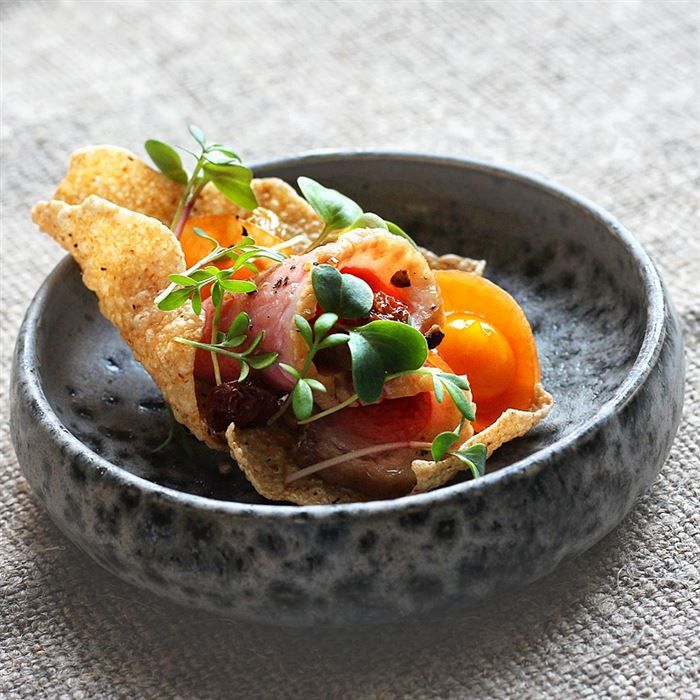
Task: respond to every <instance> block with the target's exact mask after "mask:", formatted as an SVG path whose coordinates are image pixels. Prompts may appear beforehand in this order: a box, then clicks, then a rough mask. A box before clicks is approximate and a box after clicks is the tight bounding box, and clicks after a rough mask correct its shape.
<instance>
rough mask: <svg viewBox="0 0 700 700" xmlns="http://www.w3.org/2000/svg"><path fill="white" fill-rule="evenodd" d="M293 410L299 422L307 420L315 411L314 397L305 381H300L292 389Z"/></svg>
mask: <svg viewBox="0 0 700 700" xmlns="http://www.w3.org/2000/svg"><path fill="white" fill-rule="evenodd" d="M292 410H293V411H294V415H295V416H296V417H297V418H298V419H299V420H306V419H307V418H308V417H309V416H310V415H311V413H312V412H313V410H314V396H313V393H312V391H311V387H310V386H309V385H308V383H307V382H306V381H305V380H304V379H299V381H297V383H296V384H295V385H294V389H292Z"/></svg>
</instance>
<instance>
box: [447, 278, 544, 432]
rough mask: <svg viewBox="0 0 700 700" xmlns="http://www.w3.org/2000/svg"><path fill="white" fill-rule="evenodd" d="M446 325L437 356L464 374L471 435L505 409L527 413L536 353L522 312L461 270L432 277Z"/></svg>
mask: <svg viewBox="0 0 700 700" xmlns="http://www.w3.org/2000/svg"><path fill="white" fill-rule="evenodd" d="M435 278H436V279H437V282H438V285H439V286H440V292H441V294H442V301H443V308H444V310H445V316H446V323H445V326H444V328H443V329H442V330H443V332H444V333H445V337H444V338H443V340H442V342H441V343H440V345H439V346H438V348H437V351H438V353H439V355H440V357H442V358H443V359H444V360H445V361H446V362H447V363H448V364H449V365H450V367H452V369H453V371H454V372H457V373H459V374H466V375H467V378H468V380H469V385H470V386H471V390H472V396H473V399H474V403H475V404H476V421H475V422H474V430H475V431H476V432H479V431H481V430H483V429H484V428H486V427H488V426H489V425H491V424H492V423H494V422H495V421H496V420H498V417H499V416H500V415H501V414H502V413H503V412H504V411H506V410H507V409H509V408H515V409H519V410H523V411H527V410H529V409H530V407H531V405H532V400H533V398H534V393H535V386H536V384H537V383H538V382H539V380H540V367H539V362H538V360H537V347H536V346H535V339H534V336H533V334H532V329H531V328H530V324H529V323H528V320H527V318H526V317H525V314H524V312H523V310H522V309H521V308H520V306H519V305H518V303H517V302H516V301H515V299H513V297H512V296H510V294H508V293H507V292H506V291H505V290H504V289H501V288H500V287H499V286H497V285H495V284H494V283H493V282H490V281H489V280H487V279H484V278H483V277H479V276H478V275H473V274H470V273H468V272H462V271H461V270H439V271H437V272H436V273H435Z"/></svg>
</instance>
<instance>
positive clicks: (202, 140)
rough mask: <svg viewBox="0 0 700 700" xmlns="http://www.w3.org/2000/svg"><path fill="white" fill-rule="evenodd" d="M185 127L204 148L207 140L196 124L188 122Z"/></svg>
mask: <svg viewBox="0 0 700 700" xmlns="http://www.w3.org/2000/svg"><path fill="white" fill-rule="evenodd" d="M187 129H188V131H189V132H190V134H192V138H193V139H194V140H195V141H196V142H197V143H198V144H199V145H200V146H201V147H202V148H204V147H205V146H206V143H207V140H206V139H205V138H204V132H203V131H202V130H201V129H200V128H199V127H198V126H197V125H196V124H189V125H188V126H187Z"/></svg>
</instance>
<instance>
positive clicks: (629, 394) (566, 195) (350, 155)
mask: <svg viewBox="0 0 700 700" xmlns="http://www.w3.org/2000/svg"><path fill="white" fill-rule="evenodd" d="M343 159H352V160H354V161H358V160H360V161H361V160H365V161H368V162H369V161H372V160H394V161H397V162H404V163H409V162H411V163H418V164H424V165H438V166H441V165H445V166H448V167H451V168H454V167H457V168H464V169H468V170H470V171H475V172H480V173H483V174H486V175H491V176H496V177H499V178H503V179H508V180H511V181H514V182H518V183H520V184H522V185H523V186H525V187H530V188H532V189H536V190H540V191H541V190H544V191H546V192H547V193H548V194H550V195H554V196H555V197H557V198H559V199H560V200H562V201H564V202H566V203H567V204H568V205H573V206H575V207H576V208H578V209H579V210H580V211H581V213H582V214H584V215H585V216H587V217H589V218H591V219H593V220H595V221H596V222H597V223H599V224H602V225H603V226H604V227H605V229H606V230H607V231H608V233H609V234H610V236H612V237H614V238H617V239H618V240H620V241H621V242H622V243H623V244H624V246H625V248H626V249H627V251H628V252H629V254H630V255H631V256H632V258H633V259H634V261H635V262H636V263H637V265H638V268H639V270H640V271H641V274H642V279H643V283H644V288H645V292H646V302H647V323H646V328H645V332H644V339H643V341H642V346H641V348H640V351H639V354H638V356H637V359H636V360H635V363H634V365H633V366H632V368H631V369H630V371H629V373H628V375H627V376H626V377H625V379H624V381H623V382H622V383H621V385H620V386H619V387H618V389H617V391H616V392H615V394H614V396H613V397H612V398H610V399H609V400H608V401H606V402H605V403H604V404H603V405H602V406H601V407H600V408H599V409H598V411H597V412H596V413H595V414H594V415H593V416H591V418H589V419H588V420H587V421H586V422H585V423H583V424H582V425H581V426H579V427H578V428H577V429H576V430H574V431H573V432H572V433H570V434H568V435H565V436H564V437H562V438H560V439H559V440H557V441H556V442H554V443H552V444H551V445H548V446H547V447H544V448H542V449H540V450H538V451H536V452H534V453H533V454H531V455H528V456H527V457H524V458H523V459H520V460H518V461H517V462H514V463H513V464H510V465H508V466H506V467H503V468H501V469H499V470H498V471H495V472H492V473H490V474H486V475H485V476H483V477H481V478H480V479H477V480H473V481H471V480H470V481H464V482H460V483H458V484H454V485H451V486H444V487H442V488H440V489H438V490H436V491H431V492H428V493H423V494H417V495H413V496H403V497H400V498H396V499H391V500H381V501H369V502H363V503H348V504H337V505H309V506H296V505H275V504H262V505H258V504H248V503H239V502H237V501H223V500H219V499H213V498H207V497H205V496H198V495H195V494H190V493H187V492H184V491H178V490H176V489H172V488H169V487H167V486H161V485H159V484H156V483H154V482H152V481H148V480H147V479H144V478H142V477H139V476H136V475H135V474H132V473H131V472H129V471H126V470H125V469H122V468H121V467H119V466H117V465H116V464H114V463H112V462H110V461H109V460H107V459H105V458H104V457H102V456H101V455H99V454H97V453H95V452H93V451H92V450H91V449H90V448H89V447H87V445H85V444H84V443H82V442H81V441H80V440H79V439H78V438H77V437H75V436H74V435H73V434H72V433H71V432H70V431H69V430H68V428H67V427H66V426H65V425H64V424H63V423H62V422H61V420H60V419H59V418H58V416H57V415H56V413H55V412H54V411H53V409H52V408H51V405H50V404H49V402H48V399H47V398H46V396H45V394H44V391H43V389H42V387H41V382H40V380H39V373H38V372H29V373H28V374H29V376H28V377H27V378H26V379H27V391H28V394H29V398H30V400H32V399H33V400H35V401H36V405H37V409H38V410H37V420H38V421H41V422H43V423H44V425H46V427H47V428H48V429H49V430H50V431H51V432H52V433H53V435H54V436H55V439H56V441H57V442H59V443H61V446H62V447H63V449H65V450H66V452H67V453H68V454H69V455H70V456H71V457H72V456H75V455H77V454H79V453H84V452H85V451H88V452H90V453H91V455H92V457H91V459H92V460H93V463H94V464H95V465H96V466H97V467H99V469H100V471H101V472H103V477H104V476H106V475H107V474H109V475H110V476H111V477H113V478H114V479H116V480H117V481H121V482H122V483H123V485H124V486H133V487H136V488H138V489H139V490H141V491H144V492H150V493H152V494H157V495H159V496H161V497H162V498H163V499H164V500H167V501H171V502H174V503H180V504H182V505H186V506H189V507H192V508H196V509H201V510H206V511H215V512H219V513H222V514H224V513H228V514H230V515H234V516H237V517H250V518H266V519H267V518H273V519H278V518H282V519H292V520H294V519H296V518H305V519H308V518H314V519H324V518H335V517H338V516H340V515H341V514H343V515H345V516H348V517H352V516H357V517H360V516H374V515H379V514H381V513H386V512H391V511H401V510H407V509H411V510H413V509H415V508H419V507H425V506H430V505H433V504H439V503H441V502H444V501H449V500H451V499H453V498H454V497H455V496H456V495H458V494H461V493H463V492H467V491H487V490H488V489H489V487H490V486H491V485H492V484H494V483H496V482H501V481H508V480H513V479H521V478H528V477H531V476H534V475H535V474H537V473H538V472H539V471H540V470H541V469H543V468H545V467H546V466H547V464H548V463H549V461H550V458H552V457H554V456H555V455H556V453H558V452H561V451H564V450H566V449H567V448H569V447H571V446H572V445H574V444H576V443H577V442H579V441H585V439H586V438H587V437H588V436H589V435H591V434H593V433H595V432H596V431H597V430H598V429H599V428H600V427H601V426H602V425H603V424H604V423H605V422H606V421H607V420H608V419H609V418H610V416H612V415H614V414H615V413H616V412H617V411H619V410H620V409H622V408H623V407H624V406H625V405H626V404H627V403H628V402H629V401H630V400H631V399H632V398H633V397H634V395H635V394H636V393H637V392H638V391H639V389H640V387H642V385H643V384H644V382H645V381H646V379H647V377H648V375H649V373H650V372H651V370H652V368H653V367H654V365H655V363H656V360H657V358H658V356H659V353H660V352H661V347H662V344H663V339H664V335H665V330H664V318H665V306H666V302H665V299H664V292H663V288H662V284H661V280H660V278H659V275H658V272H657V271H656V268H655V267H654V264H653V263H652V261H651V259H650V258H649V256H648V255H647V253H646V252H645V251H644V249H643V248H642V246H641V245H640V244H639V243H638V242H637V240H636V239H635V238H634V236H632V234H631V233H630V232H629V231H628V230H627V229H625V228H624V227H623V226H622V225H621V224H620V223H619V222H618V221H617V220H616V219H615V218H614V217H613V216H612V215H611V214H609V213H608V212H607V211H606V210H604V209H603V208H602V207H599V206H598V205H597V204H594V203H593V202H591V201H590V200H588V199H586V198H585V197H582V196H581V195H578V194H576V193H575V192H572V191H571V190H569V189H567V188H565V187H562V186H560V185H555V184H553V183H552V182H549V181H548V180H546V179H544V178H542V177H539V176H537V175H533V174H530V173H527V172H524V171H521V170H518V169H516V168H511V167H508V166H504V165H497V164H494V163H489V162H487V161H482V160H475V159H469V158H458V157H454V156H446V155H440V154H433V153H413V152H407V151H391V150H371V151H366V150H344V151H335V150H314V151H309V152H306V153H302V154H300V155H296V156H290V157H281V158H277V159H275V160H270V161H265V162H262V163H258V164H255V165H253V166H252V167H253V169H254V171H255V172H258V171H266V172H268V173H269V172H274V170H275V169H276V168H280V167H285V168H286V167H302V168H303V166H304V164H306V163H309V164H318V163H335V162H337V161H339V160H343ZM71 265H72V259H71V258H70V257H69V256H66V258H64V260H62V261H61V262H60V263H59V264H58V265H57V266H56V267H55V268H54V269H53V271H52V272H51V273H50V274H49V275H48V276H47V278H46V280H45V281H44V283H43V284H42V286H41V287H40V289H39V291H38V292H37V294H36V296H35V297H34V299H33V300H32V302H31V304H30V306H29V308H28V310H27V314H26V316H25V321H24V333H25V345H24V352H23V356H22V357H21V358H19V359H20V367H22V366H24V367H36V366H37V363H36V361H37V348H36V341H37V338H36V332H37V331H36V329H37V325H38V324H39V323H40V322H41V314H42V311H43V308H44V306H45V304H46V301H47V297H48V296H49V294H50V289H51V287H52V286H53V284H55V282H56V281H57V280H59V279H60V278H61V277H62V276H63V275H64V274H66V271H67V270H68V269H69V268H70V267H71ZM555 401H556V397H555ZM555 410H556V408H555Z"/></svg>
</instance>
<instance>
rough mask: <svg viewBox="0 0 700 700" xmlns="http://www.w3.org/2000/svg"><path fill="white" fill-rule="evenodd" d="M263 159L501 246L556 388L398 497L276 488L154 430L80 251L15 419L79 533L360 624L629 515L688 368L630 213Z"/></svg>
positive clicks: (496, 171) (325, 159) (48, 296)
mask: <svg viewBox="0 0 700 700" xmlns="http://www.w3.org/2000/svg"><path fill="white" fill-rule="evenodd" d="M255 172H256V174H257V175H258V176H259V177H268V176H277V177H282V178H283V179H285V180H287V181H288V182H294V181H295V180H296V178H297V177H298V176H299V175H307V176H309V177H313V178H315V179H317V180H320V181H321V182H323V183H324V184H326V185H328V186H330V187H335V188H337V189H339V190H340V191H342V192H344V193H346V194H348V195H349V196H351V197H352V198H354V199H356V200H357V201H358V202H359V203H360V204H361V205H362V206H363V208H364V209H365V211H377V212H380V213H381V214H382V215H383V216H385V217H387V218H389V219H391V220H395V221H399V222H400V223H401V224H402V226H403V227H404V228H405V229H406V230H407V231H409V232H410V233H411V234H412V236H413V237H414V238H415V239H416V240H417V241H418V242H419V243H421V244H422V245H425V246H426V247H428V248H431V249H432V250H434V251H435V252H438V253H446V252H456V253H459V254H461V255H467V256H470V257H473V258H484V259H486V261H487V269H486V276H487V277H489V278H490V279H492V280H493V281H495V282H496V283H498V284H499V285H501V286H502V287H504V288H505V289H506V290H508V291H509V292H510V293H511V294H512V295H513V296H514V297H515V298H516V299H517V300H518V302H519V303H520V304H521V305H522V307H523V308H524V310H525V312H526V314H527V316H528V318H529V319H530V322H531V324H532V327H533V330H534V332H535V336H536V339H537V344H538V348H539V355H540V360H541V365H542V378H543V383H544V385H545V387H546V388H547V389H548V390H549V391H550V392H551V393H552V394H553V396H554V400H555V405H554V409H553V410H552V412H551V413H550V415H549V416H548V417H547V419H546V420H545V421H544V422H543V423H542V424H541V425H539V426H538V427H537V428H536V429H534V430H533V431H532V432H531V433H530V434H529V435H527V436H526V437H525V438H521V439H519V440H516V441H513V442H512V443H509V444H508V445H506V446H504V447H503V448H501V449H500V450H499V451H498V452H497V453H496V454H495V455H494V456H493V458H492V459H491V460H490V461H489V473H488V474H487V475H486V476H485V477H483V478H481V479H478V480H476V481H462V482H460V483H453V484H451V485H448V486H446V487H443V488H441V489H439V490H437V491H434V492H432V493H427V494H422V495H419V496H411V497H406V498H399V499H396V500H393V501H377V502H371V503H359V504H351V505H333V506H306V507H297V506H290V505H284V504H276V503H270V502H267V501H265V500H264V499H262V498H261V497H260V496H258V495H257V494H256V493H255V491H254V490H253V489H252V488H251V487H250V485H249V484H248V482H247V481H246V480H245V478H244V477H243V476H242V475H241V474H240V472H239V471H238V469H237V468H236V467H235V466H233V468H231V467H232V465H231V463H230V461H229V462H228V463H227V461H226V458H225V456H224V455H222V454H221V453H214V452H212V451H210V450H208V449H207V448H206V447H204V446H197V447H196V448H195V450H194V452H193V453H192V454H187V453H185V452H183V450H182V449H180V448H179V447H178V446H177V445H171V446H169V447H167V448H166V449H163V450H160V451H157V452H154V451H153V450H154V448H155V447H156V446H157V445H158V444H159V443H161V442H162V441H163V439H164V438H165V436H166V435H167V433H168V428H169V416H168V411H167V407H166V405H165V403H164V402H163V399H162V397H161V395H160V393H159V391H158V389H157V388H156V386H155V385H154V384H153V382H152V381H151V379H150V377H149V376H148V375H147V374H146V372H145V371H144V370H143V368H142V367H141V366H140V365H139V364H138V363H137V362H136V361H135V360H134V358H133V356H132V355H131V352H130V350H129V349H128V347H127V346H126V345H125V344H124V343H123V341H122V340H121V338H120V336H119V334H118V332H117V331H116V329H115V328H114V327H113V326H112V325H111V324H110V323H109V322H108V321H106V320H105V319H104V318H103V317H102V316H101V315H100V313H99V311H98V308H97V303H96V299H95V297H94V295H93V294H92V292H90V291H88V290H87V289H86V288H85V287H84V286H83V285H82V282H81V278H80V273H79V270H78V267H77V266H76V264H75V263H74V262H73V261H72V260H71V259H70V258H67V259H65V260H64V261H63V262H62V263H60V264H59V265H58V266H57V267H56V269H55V270H54V271H53V272H52V273H51V275H50V276H49V277H48V278H47V280H46V282H45V283H44V285H43V286H42V288H41V289H40V290H39V292H38V294H37V295H36V297H35V299H34V300H33V302H32V304H31V306H30V308H29V310H28V311H27V314H26V317H25V320H24V323H23V326H22V329H21V331H20V334H19V337H18V340H17V346H16V351H15V359H14V365H13V370H12V421H11V422H12V439H13V442H14V446H15V450H16V453H17V457H18V459H19V462H20V464H21V465H22V468H23V470H24V473H25V475H26V477H27V479H28V481H29V482H30V484H31V486H32V488H33V490H34V492H35V493H36V494H37V496H38V497H39V498H40V500H41V501H42V502H43V504H44V505H45V507H46V509H47V510H48V512H49V514H50V515H51V518H52V519H53V520H54V522H55V523H56V524H57V525H58V526H59V527H60V528H61V530H62V531H63V532H64V533H65V534H66V535H67V536H68V537H69V538H70V539H71V540H72V541H73V542H74V543H76V544H77V545H78V546H79V547H80V548H82V549H83V550H84V551H85V552H87V553H88V554H89V555H90V556H91V557H92V558H93V559H94V560H96V561H97V562H98V563H99V564H101V565H102V566H104V567H105V568H106V569H108V570H109V571H111V572H113V573H114V574H116V575H117V576H119V577H121V578H122V579H125V580H126V581H129V582H131V583H133V584H135V585H137V586H140V587H144V588H147V589H150V590H152V591H154V592H155V593H157V594H160V595H163V596H166V597H168V598H170V599H172V600H174V601H177V602H179V603H182V604H185V605H188V606H194V607H200V608H205V609H209V610H213V611H215V612H216V613H217V614H219V615H223V616H227V617H231V618H239V619H249V620H256V621H260V622H267V623H272V624H287V625H313V624H336V625H340V624H347V623H353V622H377V621H383V620H390V619H393V618H396V617H399V616H402V615H411V614H416V613H420V612H423V611H426V610H429V609H431V608H435V607H438V606H442V605H444V604H446V603H448V602H452V601H456V600H458V601H461V603H462V604H467V605H469V604H472V603H476V602H478V601H480V600H482V599H484V598H485V597H487V596H490V595H494V594H501V593H503V592H505V591H509V590H513V589H516V588H518V587H521V586H524V585H525V584H527V583H529V582H532V581H534V580H536V579H537V578H539V577H541V576H544V575H545V574H547V573H549V572H550V571H552V570H553V569H554V568H555V567H556V566H557V565H558V564H559V563H560V562H561V561H562V560H563V559H565V558H567V557H571V556H574V555H577V554H579V553H581V552H583V551H585V550H586V549H587V548H589V547H590V546H591V545H593V544H594V543H595V542H597V541H598V540H600V539H601V538H602V537H603V536H604V535H605V534H607V533H608V532H609V531H610V530H611V529H612V528H613V527H615V526H616V525H617V524H618V523H619V522H620V521H621V520H622V518H623V517H624V516H625V514H626V513H627V512H628V511H629V510H630V508H631V507H632V504H633V503H634V501H635V499H636V498H637V497H638V496H639V495H640V494H641V493H642V492H644V491H645V490H646V489H647V488H648V487H649V485H650V484H651V482H652V481H653V479H654V478H655V476H656V475H657V473H658V472H659V469H660V468H661V465H662V464H663V462H664V460H665V458H666V456H667V454H668V452H669V450H670V447H671V443H672V440H673V437H674V435H675V432H676V430H677V427H678V423H679V420H680V415H681V406H682V398H683V379H684V367H683V354H682V340H681V335H680V331H679V326H678V320H677V317H676V315H675V312H674V310H673V306H672V304H671V301H670V299H669V297H668V295H667V293H666V291H665V289H664V287H663V285H662V282H661V280H660V278H659V275H658V273H657V271H656V269H655V268H654V266H653V264H652V263H651V261H650V260H649V258H648V257H647V255H646V254H645V252H644V251H643V250H642V248H641V247H640V246H639V245H638V243H636V241H635V240H634V239H633V237H632V236H631V235H630V234H629V233H628V232H627V231H625V230H624V229H623V228H622V227H621V226H620V225H619V224H618V223H617V222H616V221H615V220H614V219H613V218H612V217H611V216H610V215H608V214H607V213H605V212H604V211H602V210H601V209H600V208H598V207H597V206H595V205H593V204H592V203H590V202H587V201H585V200H584V199H582V198H580V197H578V196H577V195H574V194H573V193H570V192H568V191H566V190H563V189H561V188H559V187H556V186H554V185H552V184H549V183H546V182H544V181H542V180H539V179H537V178H534V177H531V176H527V175H524V174H522V173H518V172H514V171H513V170H510V169H507V168H502V167H496V166H493V165H489V164H485V163H480V162H474V161H468V160H458V159H451V158H444V157H437V156H430V155H412V154H397V153H355V152H350V153H334V154H310V155H307V156H300V157H295V158H288V159H284V160H279V161H275V162H272V163H267V164H264V165H260V166H258V167H256V168H255Z"/></svg>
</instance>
